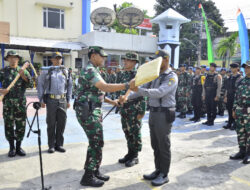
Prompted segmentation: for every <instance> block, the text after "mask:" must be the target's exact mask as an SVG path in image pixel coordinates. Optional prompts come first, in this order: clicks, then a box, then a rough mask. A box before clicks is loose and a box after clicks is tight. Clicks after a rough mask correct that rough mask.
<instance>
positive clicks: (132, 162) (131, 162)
mask: <svg viewBox="0 0 250 190" xmlns="http://www.w3.org/2000/svg"><path fill="white" fill-rule="evenodd" d="M138 163H139V159H138V153H137V152H132V153H131V157H130V159H129V160H128V161H127V162H126V163H125V166H126V167H132V166H134V165H135V164H138Z"/></svg>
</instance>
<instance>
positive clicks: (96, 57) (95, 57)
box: [91, 53, 106, 67]
mask: <svg viewBox="0 0 250 190" xmlns="http://www.w3.org/2000/svg"><path fill="white" fill-rule="evenodd" d="M91 57H92V61H93V63H94V64H95V65H96V66H98V67H103V66H104V63H105V60H106V57H103V56H101V55H100V54H99V53H94V54H92V55H91Z"/></svg>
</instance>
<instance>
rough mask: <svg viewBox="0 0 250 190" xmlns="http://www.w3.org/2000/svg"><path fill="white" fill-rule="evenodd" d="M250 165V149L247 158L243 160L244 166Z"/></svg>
mask: <svg viewBox="0 0 250 190" xmlns="http://www.w3.org/2000/svg"><path fill="white" fill-rule="evenodd" d="M249 163H250V148H248V150H247V153H246V156H245V157H244V159H243V164H249Z"/></svg>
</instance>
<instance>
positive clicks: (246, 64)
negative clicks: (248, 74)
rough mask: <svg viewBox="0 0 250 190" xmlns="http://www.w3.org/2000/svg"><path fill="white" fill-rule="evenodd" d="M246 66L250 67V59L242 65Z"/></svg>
mask: <svg viewBox="0 0 250 190" xmlns="http://www.w3.org/2000/svg"><path fill="white" fill-rule="evenodd" d="M246 66H248V67H250V60H248V61H247V62H246V63H243V64H242V66H241V67H243V68H245V67H246Z"/></svg>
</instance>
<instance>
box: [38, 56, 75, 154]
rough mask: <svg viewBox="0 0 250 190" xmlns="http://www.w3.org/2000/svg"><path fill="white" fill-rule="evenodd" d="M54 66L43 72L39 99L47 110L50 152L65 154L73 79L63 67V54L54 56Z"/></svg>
mask: <svg viewBox="0 0 250 190" xmlns="http://www.w3.org/2000/svg"><path fill="white" fill-rule="evenodd" d="M51 61H52V66H51V67H50V68H49V69H48V70H43V71H42V73H41V75H40V76H39V78H38V84H37V90H38V98H39V100H40V102H41V104H42V108H45V105H46V108H47V118H46V122H47V133H48V146H49V149H48V152H49V153H54V152H55V150H56V151H58V152H65V151H66V150H65V149H64V148H63V142H64V137H63V133H64V129H65V125H66V119H67V108H69V107H70V97H71V95H72V77H71V75H70V74H69V72H68V70H67V69H66V68H65V67H64V66H62V54H61V53H60V52H56V53H53V54H52V59H51Z"/></svg>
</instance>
